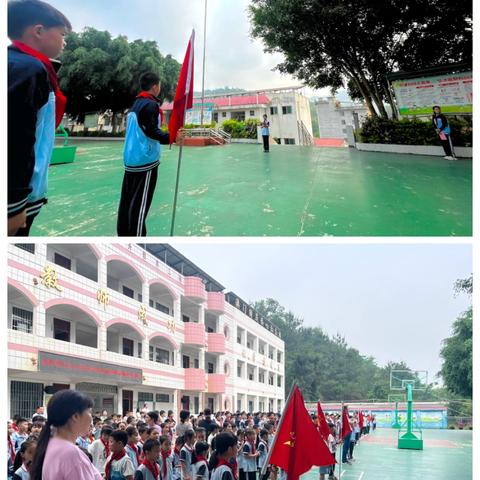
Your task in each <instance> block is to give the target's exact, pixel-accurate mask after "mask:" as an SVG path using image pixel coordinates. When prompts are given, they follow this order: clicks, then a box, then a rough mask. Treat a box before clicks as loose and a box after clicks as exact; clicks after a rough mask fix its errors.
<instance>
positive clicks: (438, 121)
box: [432, 113, 450, 135]
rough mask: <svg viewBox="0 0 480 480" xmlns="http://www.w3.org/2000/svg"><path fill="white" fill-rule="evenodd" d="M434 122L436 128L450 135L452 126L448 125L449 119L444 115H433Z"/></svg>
mask: <svg viewBox="0 0 480 480" xmlns="http://www.w3.org/2000/svg"><path fill="white" fill-rule="evenodd" d="M432 122H433V126H434V127H435V128H438V129H439V130H440V131H441V132H443V133H445V134H446V135H450V125H449V124H448V120H447V117H446V116H445V115H444V114H443V113H441V114H440V115H438V117H437V116H436V115H433V116H432Z"/></svg>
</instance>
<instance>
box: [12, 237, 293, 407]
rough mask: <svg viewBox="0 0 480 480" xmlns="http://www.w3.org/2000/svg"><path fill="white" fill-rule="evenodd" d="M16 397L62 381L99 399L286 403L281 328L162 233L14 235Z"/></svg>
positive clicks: (27, 401)
mask: <svg viewBox="0 0 480 480" xmlns="http://www.w3.org/2000/svg"><path fill="white" fill-rule="evenodd" d="M8 249H9V250H8V334H7V335H8V408H9V412H10V414H11V415H14V414H20V415H25V416H30V415H32V413H33V412H34V409H35V407H36V406H38V405H46V403H47V401H48V398H49V396H50V395H51V394H52V393H54V392H55V391H57V390H59V389H62V388H76V389H78V390H81V391H84V392H85V393H87V394H89V395H90V396H91V397H92V398H93V399H94V402H95V405H94V411H97V410H107V411H108V412H109V413H113V412H115V413H122V412H125V411H127V410H136V409H137V408H142V407H143V405H144V404H147V406H148V407H149V408H152V409H165V410H167V409H172V410H174V411H175V412H178V411H179V410H180V409H182V408H187V409H189V410H191V411H192V412H195V413H197V412H199V411H200V410H202V409H203V408H205V407H210V408H211V409H213V410H230V411H235V410H237V409H238V410H245V411H257V410H262V411H264V410H265V411H267V410H268V411H270V410H272V411H277V410H278V411H279V410H281V409H282V408H283V403H284V381H285V380H284V379H285V373H284V361H285V351H284V342H283V341H282V340H281V338H280V335H279V331H278V329H277V328H276V327H275V326H274V325H272V324H270V323H269V322H268V321H266V320H265V319H263V318H260V317H259V315H258V313H257V312H255V311H254V310H253V309H252V308H251V307H250V306H248V305H247V304H245V303H244V302H243V301H242V300H241V299H240V298H239V297H237V296H236V295H235V294H233V293H232V292H229V293H227V294H225V293H224V292H223V290H224V287H223V286H222V285H221V284H219V283H218V282H217V281H216V280H214V279H213V278H212V277H210V276H209V275H208V274H207V273H205V272H204V271H202V270H201V269H199V268H198V267H196V266H195V265H194V264H193V263H192V262H190V261H189V260H188V259H186V258H185V257H184V256H183V255H182V254H181V253H179V252H178V251H176V250H175V249H173V248H172V247H171V246H169V245H165V244H152V245H146V246H140V245H137V244H124V245H121V244H109V245H103V244H97V245H90V244H48V245H46V244H16V245H13V244H12V245H9V247H8Z"/></svg>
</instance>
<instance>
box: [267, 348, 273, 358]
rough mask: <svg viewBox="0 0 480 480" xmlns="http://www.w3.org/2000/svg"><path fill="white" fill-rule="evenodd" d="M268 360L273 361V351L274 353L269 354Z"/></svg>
mask: <svg viewBox="0 0 480 480" xmlns="http://www.w3.org/2000/svg"><path fill="white" fill-rule="evenodd" d="M268 358H269V359H270V360H273V351H272V350H270V351H269V352H268Z"/></svg>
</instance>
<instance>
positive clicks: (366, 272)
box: [172, 242, 472, 380]
mask: <svg viewBox="0 0 480 480" xmlns="http://www.w3.org/2000/svg"><path fill="white" fill-rule="evenodd" d="M172 246H173V247H174V248H176V249H177V250H179V251H180V252H181V253H183V254H184V255H185V256H186V257H187V258H189V259H190V260H192V261H193V262H194V263H195V264H196V265H197V266H198V267H200V268H202V269H203V270H204V271H205V272H207V273H208V274H210V275H211V276H212V277H213V278H215V279H216V280H217V281H219V282H220V283H221V284H222V285H224V286H225V287H226V289H227V291H229V290H232V291H234V292H235V293H236V294H237V295H238V296H240V297H241V298H243V299H244V300H245V301H255V300H260V299H263V298H267V297H272V298H274V299H276V300H278V301H279V302H280V303H281V304H282V305H283V306H285V307H286V308H287V309H290V310H292V311H293V312H294V313H295V314H296V315H297V316H300V317H302V318H303V319H304V323H305V325H309V326H319V327H321V328H322V329H323V330H324V331H325V332H327V333H328V334H330V335H334V334H336V333H340V334H341V335H343V336H344V337H345V338H346V340H347V342H348V343H349V344H350V345H351V346H353V347H355V348H357V349H358V350H359V351H360V352H361V354H362V355H371V356H373V357H375V358H376V359H377V361H378V363H379V364H380V365H384V364H385V363H387V362H388V361H389V360H392V361H401V360H404V361H405V362H407V364H408V365H409V366H410V367H411V368H412V369H415V370H428V371H429V378H430V380H433V377H434V375H435V374H436V373H437V372H438V371H439V370H440V368H441V360H440V357H439V352H440V348H441V342H442V340H443V339H444V338H446V337H448V336H449V335H450V333H451V326H452V323H453V321H454V320H455V319H456V317H457V316H458V315H459V314H460V313H461V312H463V311H464V310H466V309H467V308H468V306H469V304H470V299H469V298H468V296H467V295H463V294H462V295H460V296H458V297H457V298H454V292H453V284H454V282H455V280H456V279H458V278H466V277H468V276H470V272H471V270H472V257H471V247H470V246H469V245H462V244H457V245H438V244H437V245H417V244H415V245H351V244H343V245H327V244H323V245H310V244H308V245H305V244H303V245H302V244H297V245H292V244H284V245H278V244H277V245H271V244H270V245H265V244H262V245H258V244H255V245H245V244H243V245H242V244H231V245H225V244H220V245H198V244H196V245H193V244H182V243H180V242H173V243H172Z"/></svg>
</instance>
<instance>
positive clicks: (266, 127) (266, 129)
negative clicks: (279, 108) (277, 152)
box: [260, 114, 270, 152]
mask: <svg viewBox="0 0 480 480" xmlns="http://www.w3.org/2000/svg"><path fill="white" fill-rule="evenodd" d="M260 127H261V128H262V138H263V151H264V152H269V151H270V145H269V139H270V122H269V121H268V120H267V114H265V115H263V122H262V123H261V124H260Z"/></svg>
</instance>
